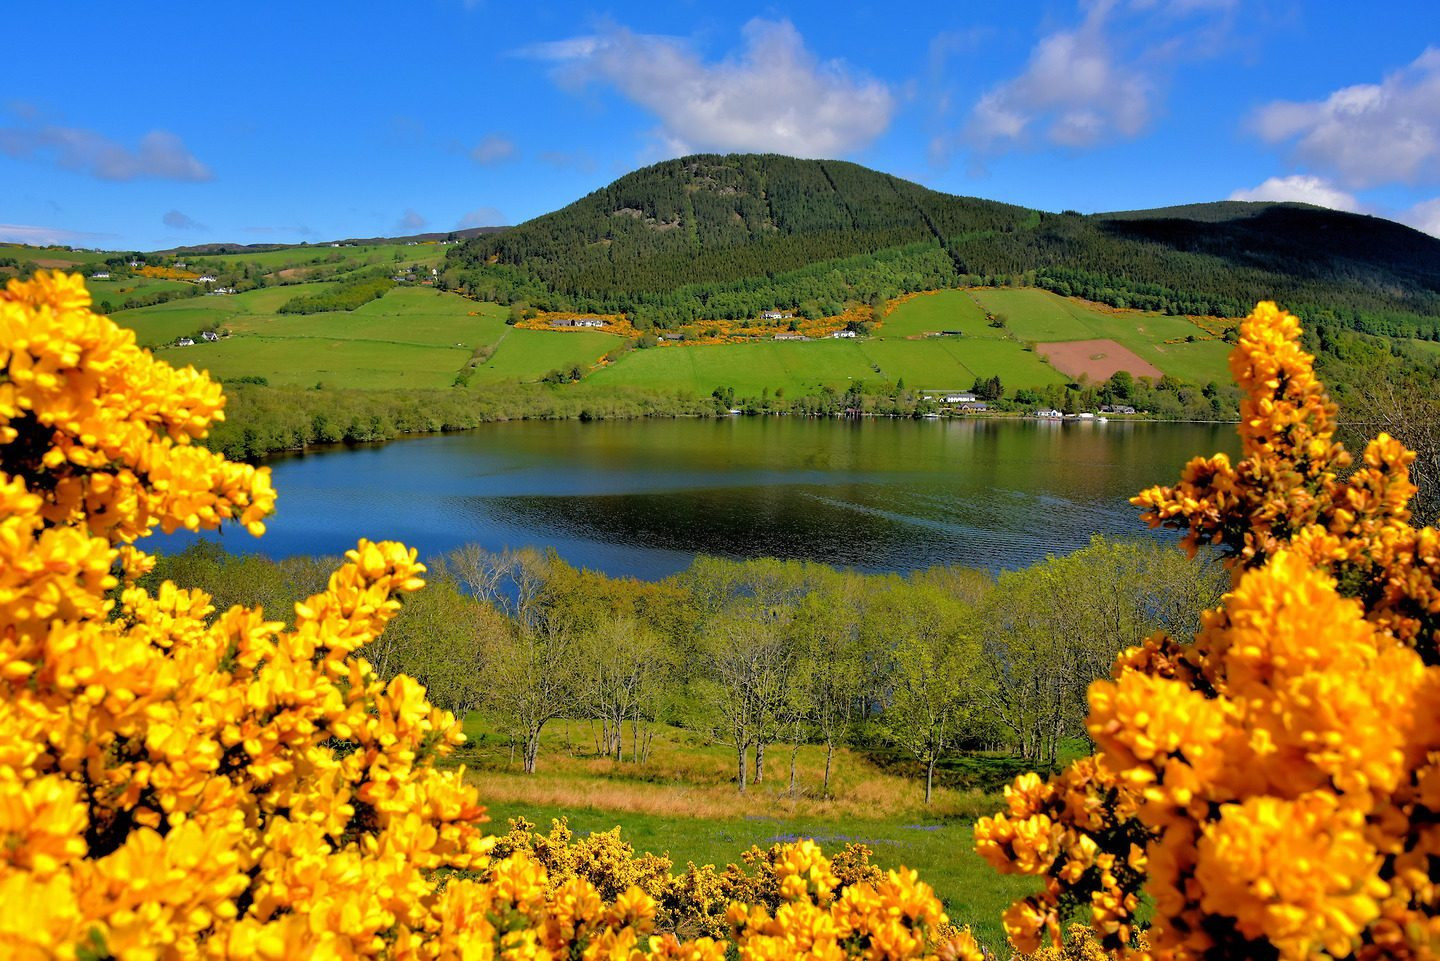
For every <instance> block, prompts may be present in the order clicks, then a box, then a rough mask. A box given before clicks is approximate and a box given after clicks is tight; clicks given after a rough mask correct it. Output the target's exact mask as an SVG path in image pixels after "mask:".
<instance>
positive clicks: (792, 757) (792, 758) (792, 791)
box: [790, 741, 800, 798]
mask: <svg viewBox="0 0 1440 961" xmlns="http://www.w3.org/2000/svg"><path fill="white" fill-rule="evenodd" d="M799 753H800V742H799V741H796V742H795V745H794V747H792V748H791V749H790V796H791V797H792V798H793V797H794V796H795V755H797V754H799Z"/></svg>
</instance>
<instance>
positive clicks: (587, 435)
mask: <svg viewBox="0 0 1440 961" xmlns="http://www.w3.org/2000/svg"><path fill="white" fill-rule="evenodd" d="M1235 446H1236V443H1235V440H1234V433H1233V428H1226V427H1216V426H1211V425H1185V424H1116V423H1111V424H1107V425H1095V424H1064V425H1058V424H1046V423H1037V422H1033V421H1025V422H1018V421H993V420H991V421H983V420H971V421H958V422H938V423H937V422H933V421H932V422H918V423H917V422H908V421H903V422H890V421H880V422H862V423H854V422H836V421H811V420H801V419H795V418H753V419H751V418H732V419H727V420H721V421H700V422H695V421H650V422H638V423H637V422H616V423H598V424H580V423H574V422H558V423H557V422H549V423H547V422H535V423H519V424H494V425H489V426H487V427H484V428H481V429H479V430H475V431H468V432H465V433H463V434H451V435H446V436H442V437H426V438H419V439H413V440H406V441H399V442H395V443H392V444H387V445H384V446H380V447H373V448H363V449H354V450H336V451H327V452H322V453H317V454H310V455H306V456H303V457H291V458H285V459H282V460H279V461H276V462H275V463H274V465H273V466H274V470H275V485H276V487H277V489H278V490H279V491H280V493H281V499H280V504H279V511H278V513H277V515H276V517H275V518H274V520H273V523H272V524H271V525H270V533H269V534H267V535H266V537H265V538H264V540H263V541H260V542H254V541H251V540H249V539H248V538H246V537H245V536H244V535H235V534H230V535H227V536H226V538H225V541H226V545H227V546H228V547H230V548H231V549H252V550H253V549H259V550H263V551H265V552H267V553H271V554H274V555H288V554H298V553H332V552H339V551H343V550H344V549H346V548H347V547H349V546H352V545H353V544H354V542H355V540H356V539H357V538H359V537H361V536H367V537H372V538H395V539H399V540H403V541H405V542H406V543H408V544H410V545H412V546H415V547H417V548H419V549H420V552H421V554H422V556H429V555H433V554H436V553H440V552H443V551H445V550H449V549H450V548H452V547H455V546H458V545H460V544H462V543H465V542H470V541H473V542H478V543H480V544H483V545H484V546H486V547H489V548H492V549H498V548H501V547H505V546H511V547H515V546H521V545H533V546H537V547H545V546H553V547H555V548H556V549H557V550H558V551H559V552H560V554H561V556H563V557H564V558H566V560H568V561H570V562H571V563H573V564H576V565H580V566H587V567H592V568H598V569H601V570H604V571H606V572H608V573H611V574H631V575H635V576H639V577H646V578H655V577H662V576H664V575H666V574H669V573H672V572H674V571H677V570H680V569H682V568H683V567H685V566H686V565H687V564H688V563H689V561H690V559H691V558H692V557H693V556H694V555H695V554H696V553H708V554H718V555H722V556H729V557H754V556H762V555H769V556H775V557H784V558H808V559H813V560H818V561H824V562H826V563H831V564H837V565H841V566H850V567H855V568H859V569H862V570H867V571H882V570H900V571H905V570H912V569H915V568H921V567H928V566H931V565H933V564H939V563H961V564H967V565H971V566H976V567H983V568H987V569H990V570H998V569H1002V568H1014V567H1019V566H1024V565H1025V564H1028V563H1031V562H1033V561H1034V560H1037V559H1039V558H1040V557H1043V556H1044V555H1045V554H1046V553H1047V552H1048V553H1056V552H1064V551H1068V550H1072V549H1074V548H1076V547H1080V546H1083V545H1084V544H1085V542H1086V541H1088V540H1089V538H1090V536H1091V534H1093V533H1097V532H1098V533H1105V534H1118V535H1129V534H1135V533H1138V532H1139V531H1140V527H1139V525H1138V522H1137V520H1136V513H1135V510H1134V508H1132V507H1131V506H1130V505H1129V504H1128V503H1127V498H1129V497H1130V496H1131V495H1133V494H1134V493H1135V492H1136V491H1138V490H1140V489H1141V488H1143V487H1145V486H1148V485H1150V484H1155V483H1162V482H1168V481H1171V480H1173V479H1174V478H1175V477H1176V476H1177V475H1178V473H1179V470H1180V467H1181V466H1182V465H1183V464H1184V462H1185V461H1186V460H1188V459H1189V458H1190V457H1192V456H1194V455H1195V454H1198V453H1208V452H1211V451H1215V450H1227V451H1230V452H1232V453H1233V452H1234V449H1235Z"/></svg>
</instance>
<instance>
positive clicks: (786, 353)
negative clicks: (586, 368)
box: [590, 340, 908, 396]
mask: <svg viewBox="0 0 1440 961" xmlns="http://www.w3.org/2000/svg"><path fill="white" fill-rule="evenodd" d="M867 346H868V345H866V344H865V343H863V342H861V341H843V340H824V341H814V342H811V343H801V342H786V343H774V342H767V343H759V344H719V345H715V346H698V347H680V346H661V347H653V348H651V349H650V350H636V351H631V352H630V353H628V354H626V355H625V356H624V357H623V358H621V360H620V362H619V363H617V364H615V365H613V366H611V367H607V368H605V369H603V370H599V371H596V372H595V373H594V374H593V375H591V377H590V380H591V381H592V383H593V384H594V385H595V386H597V387H598V386H602V385H617V386H626V387H647V388H655V389H669V388H675V389H679V390H689V391H692V392H695V393H698V394H708V393H710V392H711V391H712V390H714V389H715V388H716V387H721V386H725V387H734V388H735V390H736V391H737V392H738V393H740V394H741V395H754V396H759V395H760V393H761V392H762V391H763V390H764V389H765V388H767V387H768V388H769V389H770V390H772V391H773V390H775V389H776V388H777V387H778V388H784V389H785V391H786V392H787V393H794V392H798V393H809V392H811V391H814V390H816V389H817V388H819V387H820V386H822V385H825V384H828V385H830V386H832V387H837V388H838V389H840V390H844V389H845V388H846V386H848V384H849V382H850V381H851V380H852V379H854V380H866V379H871V380H873V379H876V378H879V377H880V376H881V375H880V374H877V373H876V372H875V370H874V368H873V367H872V366H871V364H872V363H873V361H872V360H871V359H870V358H869V357H868V356H867V354H866V347H867ZM887 376H888V375H887ZM907 383H908V381H907Z"/></svg>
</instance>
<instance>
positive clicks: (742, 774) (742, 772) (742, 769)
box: [735, 744, 745, 794]
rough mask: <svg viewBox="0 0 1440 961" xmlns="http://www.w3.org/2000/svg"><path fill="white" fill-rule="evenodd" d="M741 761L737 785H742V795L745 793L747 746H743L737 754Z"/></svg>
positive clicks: (736, 780)
mask: <svg viewBox="0 0 1440 961" xmlns="http://www.w3.org/2000/svg"><path fill="white" fill-rule="evenodd" d="M735 754H736V756H737V758H738V759H739V761H740V772H739V774H737V775H736V778H735V783H737V784H738V785H740V793H741V794H744V793H745V746H744V745H743V744H742V745H741V746H740V747H739V749H738V750H736V752H735Z"/></svg>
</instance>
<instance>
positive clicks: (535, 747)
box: [524, 730, 540, 774]
mask: <svg viewBox="0 0 1440 961" xmlns="http://www.w3.org/2000/svg"><path fill="white" fill-rule="evenodd" d="M539 756H540V732H539V731H538V730H537V731H533V732H531V733H530V734H528V735H526V737H525V750H524V757H525V773H526V774H534V773H535V761H536V759H537V758H538V757H539Z"/></svg>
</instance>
